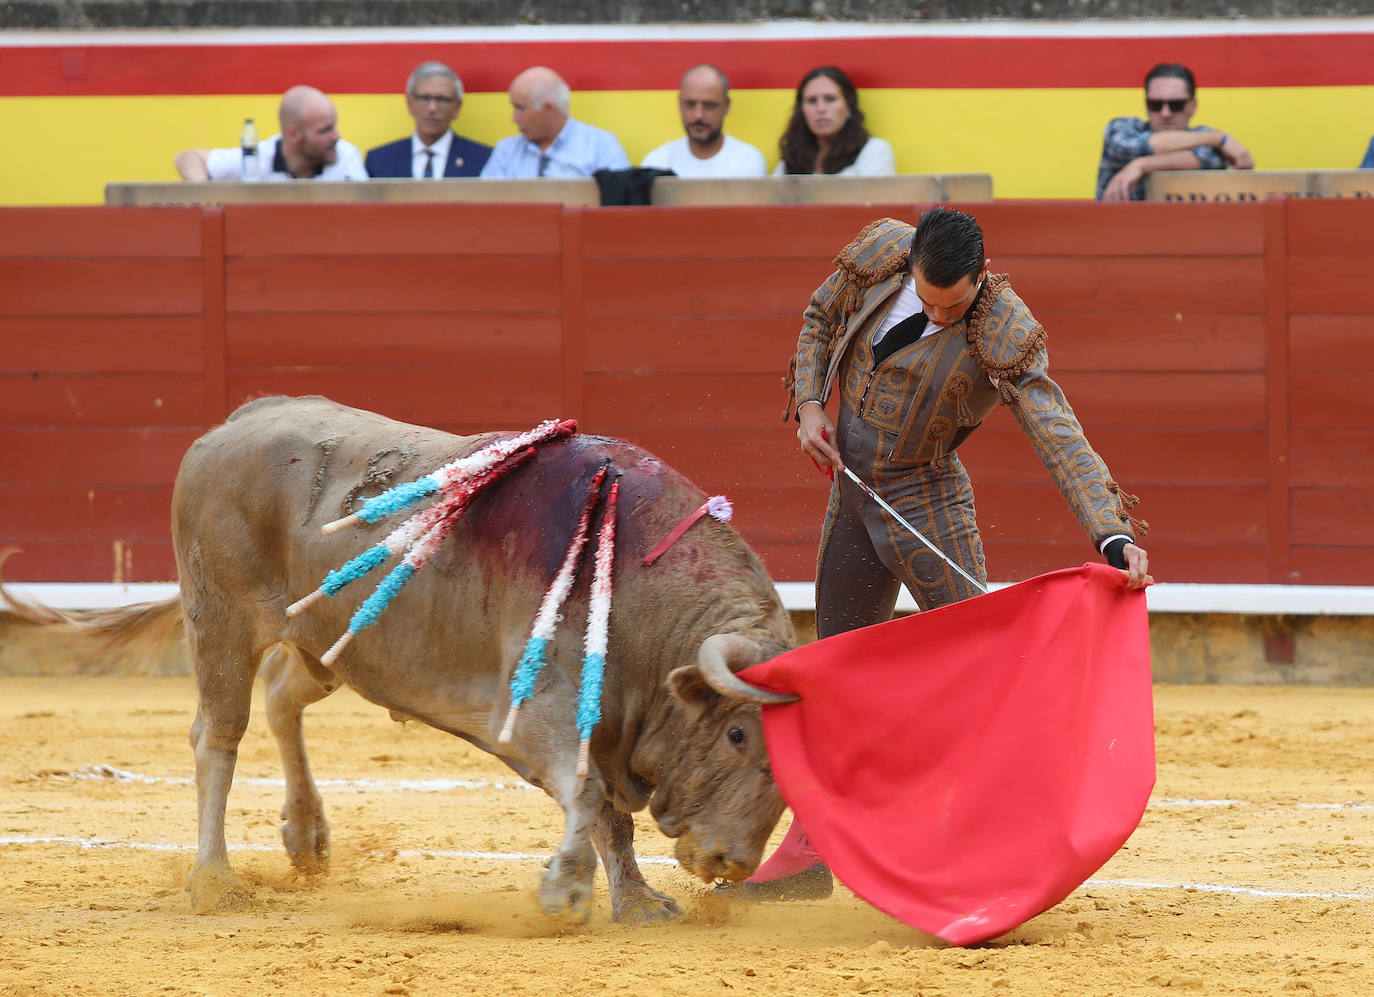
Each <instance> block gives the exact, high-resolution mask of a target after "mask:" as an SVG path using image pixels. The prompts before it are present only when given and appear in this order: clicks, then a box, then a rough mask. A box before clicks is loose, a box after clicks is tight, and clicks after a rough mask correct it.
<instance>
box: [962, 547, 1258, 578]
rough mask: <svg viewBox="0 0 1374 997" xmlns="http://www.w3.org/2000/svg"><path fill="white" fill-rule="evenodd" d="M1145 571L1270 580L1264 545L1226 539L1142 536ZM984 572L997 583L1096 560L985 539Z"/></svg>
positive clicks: (1171, 575) (1087, 552)
mask: <svg viewBox="0 0 1374 997" xmlns="http://www.w3.org/2000/svg"><path fill="white" fill-rule="evenodd" d="M1146 544H1147V547H1148V549H1149V552H1150V573H1151V574H1152V575H1154V577H1155V579H1156V580H1157V581H1161V582H1212V583H1216V584H1223V585H1224V584H1234V585H1259V584H1263V583H1265V582H1267V581H1268V580H1269V577H1268V572H1269V566H1268V549H1267V548H1266V547H1264V546H1262V545H1259V546H1253V547H1238V546H1234V545H1226V544H1170V545H1164V544H1162V543H1161V542H1159V541H1157V540H1154V539H1153V538H1150V537H1147V538H1146ZM984 547H985V548H986V556H987V562H988V577H989V578H990V579H992V580H993V581H997V582H1017V581H1024V580H1026V579H1027V578H1032V577H1034V576H1035V575H1039V574H1043V573H1044V572H1046V571H1055V570H1057V569H1059V568H1074V567H1077V566H1078V565H1080V564H1083V563H1085V562H1094V563H1101V558H1095V557H1093V554H1092V551H1091V550H1086V549H1085V550H1084V553H1083V555H1082V556H1079V554H1078V553H1077V552H1076V551H1074V552H1069V551H1067V550H1065V549H1063V548H1058V547H1045V546H1039V545H1035V544H1006V543H998V544H990V543H986V544H984Z"/></svg>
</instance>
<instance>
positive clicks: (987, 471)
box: [0, 199, 1374, 585]
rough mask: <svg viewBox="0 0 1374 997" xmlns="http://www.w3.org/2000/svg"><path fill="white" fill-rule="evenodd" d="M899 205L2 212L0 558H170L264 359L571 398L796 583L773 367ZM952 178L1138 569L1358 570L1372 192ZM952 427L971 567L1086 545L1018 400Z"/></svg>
mask: <svg viewBox="0 0 1374 997" xmlns="http://www.w3.org/2000/svg"><path fill="white" fill-rule="evenodd" d="M921 207H922V205H919V204H912V203H899V204H888V205H879V206H871V205H870V206H865V205H795V206H793V205H784V206H758V207H753V206H729V207H644V208H597V207H579V206H576V205H563V204H556V203H543V204H479V203H405V204H270V205H267V204H242V205H235V204H230V205H225V206H223V207H219V206H207V207H161V208H111V207H91V208H13V209H3V210H0V342H3V343H4V344H5V349H4V350H3V352H0V356H3V361H2V362H0V433H3V439H4V441H5V453H6V456H5V460H4V462H3V464H0V544H5V545H8V544H17V545H19V546H21V547H23V548H24V553H23V554H22V555H20V556H19V557H16V558H14V559H13V560H11V562H10V563H9V565H7V567H6V575H7V576H8V577H13V578H17V579H21V580H26V581H157V580H166V579H170V578H172V577H174V575H175V565H174V563H173V559H172V555H171V547H170V538H169V532H168V509H169V503H170V495H171V483H172V480H173V478H174V476H175V473H176V468H177V464H178V461H179V459H180V457H181V454H182V453H183V452H184V450H185V448H186V447H187V445H189V443H190V442H191V441H192V440H193V439H195V438H196V436H197V435H199V434H200V433H202V432H203V431H204V430H205V429H206V428H207V427H208V426H210V425H212V424H214V423H215V422H217V421H218V420H220V419H222V418H224V416H226V415H227V414H228V413H229V412H230V411H231V410H232V409H233V407H234V406H236V405H237V404H238V403H240V402H241V401H243V400H245V399H247V398H249V397H253V396H255V395H259V394H262V393H272V392H284V393H290V394H307V393H319V394H325V395H328V396H330V397H333V398H336V399H337V400H339V401H341V402H345V403H348V404H352V405H358V406H362V407H365V408H370V409H375V410H377V411H380V412H383V413H385V414H387V415H390V416H394V417H396V418H399V419H403V420H408V421H412V422H418V423H424V424H428V425H434V426H438V427H441V428H444V429H448V430H452V431H454V432H459V433H472V432H478V431H484V430H489V429H493V428H524V427H527V426H529V425H531V424H533V423H534V422H537V421H538V420H540V419H544V418H548V417H550V416H563V417H574V418H577V419H579V420H580V422H581V424H582V427H583V428H584V430H586V431H589V432H595V433H602V434H608V435H615V436H622V437H627V438H629V439H631V440H633V441H635V442H636V443H639V444H641V445H643V446H645V447H647V448H649V449H650V450H652V451H654V452H655V453H657V454H658V455H659V456H661V457H663V458H664V459H666V460H668V461H669V462H671V463H672V464H674V465H675V466H677V467H678V468H679V469H681V470H682V471H684V472H685V473H686V474H688V475H689V476H690V477H692V478H693V479H694V480H696V481H697V482H698V483H699V484H700V485H701V487H702V488H703V489H705V490H706V491H708V492H710V493H725V494H727V495H729V496H730V498H731V499H732V500H733V501H734V503H735V506H736V510H737V514H736V525H737V526H738V527H739V528H740V530H741V531H742V532H743V534H744V535H745V537H746V538H747V539H748V540H749V541H750V543H751V544H752V545H753V546H755V548H756V549H758V550H759V551H760V553H761V554H762V555H763V556H764V558H765V560H766V562H767V564H768V567H769V569H770V571H771V573H772V574H773V576H774V578H775V579H777V580H779V581H805V580H807V579H809V578H811V577H812V576H813V572H814V567H813V564H814V560H813V559H814V552H815V543H816V539H817V534H818V531H819V523H820V519H821V515H822V512H823V509H824V505H825V499H826V483H825V482H824V480H823V479H821V478H820V477H818V476H817V475H816V473H815V471H814V469H813V468H812V467H811V465H810V463H809V462H808V461H807V460H805V458H803V457H801V456H800V455H799V454H798V453H797V450H796V438H795V434H794V432H793V431H792V429H791V428H790V427H789V426H788V425H786V424H784V423H783V422H782V421H781V419H780V414H781V411H782V407H783V394H782V390H781V386H780V378H781V375H782V373H783V371H784V370H785V368H786V366H787V361H788V358H789V356H790V355H791V352H792V349H793V346H794V344H795V339H796V334H797V329H798V327H799V324H800V315H801V311H802V309H803V308H804V307H805V305H806V301H807V298H808V296H809V295H810V292H811V291H812V290H813V289H814V287H815V286H816V285H817V284H818V283H819V282H820V281H821V280H823V279H824V277H825V276H826V274H827V273H828V272H829V269H830V266H831V264H830V259H831V258H832V257H833V255H834V254H835V252H836V251H837V250H838V249H839V248H840V247H842V246H843V245H844V244H845V243H846V242H847V241H848V240H849V239H850V238H852V236H853V235H854V233H855V232H856V231H857V230H858V229H859V228H860V227H862V226H863V225H864V224H866V223H867V222H868V221H870V220H872V219H873V218H874V217H877V216H881V215H885V214H891V215H897V216H901V217H906V218H912V219H914V218H915V216H916V214H917V213H918V212H919V210H920V208H921ZM973 210H974V211H975V213H976V214H977V215H978V217H979V218H980V219H981V221H982V222H983V224H984V227H985V230H986V233H987V248H988V253H989V255H990V256H991V257H992V267H993V269H994V270H995V271H1005V272H1009V273H1010V274H1011V278H1012V281H1013V284H1014V286H1015V287H1016V289H1017V290H1018V292H1020V293H1021V295H1022V296H1023V297H1024V298H1025V299H1026V300H1027V302H1028V303H1029V304H1030V306H1031V308H1032V309H1033V310H1034V311H1035V313H1036V315H1037V317H1038V318H1039V319H1040V320H1041V321H1042V322H1043V323H1044V324H1045V326H1046V328H1047V329H1048V330H1049V344H1050V353H1051V372H1052V373H1053V374H1054V375H1055V377H1056V378H1057V379H1058V380H1059V382H1060V383H1061V384H1062V385H1063V387H1064V388H1065V390H1066V392H1067V393H1068V395H1069V398H1070V399H1071V401H1072V402H1073V405H1074V407H1075V410H1076V412H1077V413H1078V415H1079V417H1080V419H1081V420H1082V422H1083V424H1084V425H1085V426H1086V427H1087V430H1088V435H1089V438H1090V439H1091V441H1092V442H1093V444H1094V446H1095V447H1096V448H1097V449H1098V450H1099V451H1100V452H1101V453H1102V454H1103V456H1104V457H1105V458H1106V460H1107V462H1108V464H1109V466H1110V467H1111V468H1112V471H1113V473H1114V475H1115V477H1116V478H1117V479H1118V480H1119V481H1120V482H1121V483H1122V484H1123V486H1124V487H1125V488H1126V489H1127V490H1129V491H1132V492H1135V493H1137V494H1139V495H1140V497H1141V500H1142V501H1141V505H1140V507H1139V509H1138V510H1137V511H1138V513H1139V514H1140V515H1141V516H1142V517H1143V518H1145V519H1146V520H1148V521H1150V522H1151V524H1152V526H1153V532H1152V533H1151V534H1150V536H1149V538H1148V543H1149V546H1150V550H1151V557H1152V561H1153V564H1154V567H1155V571H1156V575H1157V576H1158V577H1159V578H1160V579H1161V580H1167V581H1191V582H1220V583H1228V582H1229V583H1271V584H1333V585H1334V584H1343V585H1367V584H1370V583H1371V582H1372V581H1374V541H1371V539H1370V535H1369V529H1368V522H1369V514H1370V506H1371V501H1374V401H1371V398H1374V395H1371V394H1370V393H1369V392H1368V391H1367V390H1366V386H1367V384H1368V383H1369V381H1370V379H1371V376H1372V375H1374V355H1372V354H1371V351H1370V350H1369V348H1368V345H1367V344H1368V342H1369V338H1370V337H1369V330H1370V329H1371V327H1374V326H1372V325H1371V320H1374V281H1371V280H1370V279H1369V273H1370V270H1371V263H1374V234H1372V233H1374V205H1371V204H1370V203H1369V202H1368V201H1366V200H1363V199H1360V200H1353V199H1352V200H1344V201H1339V202H1338V201H1317V200H1288V201H1276V202H1271V203H1261V204H1127V205H1106V204H1093V203H1083V202H1025V203H1017V202H996V203H990V204H985V205H978V206H977V207H976V208H974V209H973ZM960 453H961V455H962V456H963V457H964V460H965V463H966V464H967V465H968V466H969V468H970V471H971V473H972V475H973V477H974V482H975V489H976V491H977V496H978V508H979V519H980V522H981V524H982V527H983V530H984V537H985V542H986V548H987V554H988V564H989V571H990V574H991V576H992V577H993V579H994V580H997V581H1013V580H1017V579H1019V578H1024V577H1027V576H1029V575H1032V574H1034V573H1037V572H1039V571H1043V570H1047V569H1050V568H1055V567H1062V566H1065V565H1071V564H1078V563H1081V562H1082V561H1084V560H1089V559H1092V558H1093V557H1094V556H1095V555H1094V552H1093V551H1092V550H1091V548H1090V547H1089V546H1088V543H1087V541H1086V540H1085V538H1084V537H1083V535H1082V532H1081V530H1080V529H1079V527H1078V526H1077V524H1076V523H1075V521H1074V520H1073V518H1072V516H1071V515H1070V514H1069V512H1068V510H1067V508H1066V507H1065V505H1064V502H1063V501H1062V499H1060V497H1059V496H1058V494H1057V492H1056V491H1055V490H1054V488H1053V486H1052V485H1051V483H1050V481H1049V476H1048V475H1047V474H1046V472H1045V470H1044V469H1043V468H1042V467H1040V466H1039V464H1038V462H1037V460H1036V458H1035V456H1034V453H1033V451H1032V449H1031V447H1030V445H1029V443H1028V442H1027V441H1026V440H1025V439H1024V437H1023V436H1022V435H1021V434H1020V432H1019V430H1018V429H1017V427H1016V424H1015V422H1014V421H1013V420H1012V419H1011V418H1010V416H1009V415H1008V414H1007V413H1005V412H1003V411H1001V410H998V411H996V412H994V413H993V414H992V415H991V416H990V417H989V418H988V420H987V421H986V423H985V425H984V426H983V427H982V428H981V429H980V430H979V431H978V432H977V433H975V434H974V435H973V437H972V438H971V439H970V440H969V441H968V442H967V443H966V444H965V445H964V446H963V447H962V448H961V450H960ZM235 484H236V483H235V482H225V487H234V486H235Z"/></svg>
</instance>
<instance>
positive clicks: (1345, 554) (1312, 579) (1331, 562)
mask: <svg viewBox="0 0 1374 997" xmlns="http://www.w3.org/2000/svg"><path fill="white" fill-rule="evenodd" d="M1289 569H1290V570H1289V576H1288V578H1287V579H1286V580H1285V581H1286V583H1287V584H1289V585H1368V584H1369V579H1371V578H1374V549H1371V548H1369V547H1359V548H1351V547H1349V546H1347V545H1346V544H1345V543H1344V542H1342V543H1341V544H1340V545H1339V546H1333V547H1309V546H1304V545H1294V547H1293V548H1292V550H1291V552H1290V554H1289ZM1190 580H1191V579H1190Z"/></svg>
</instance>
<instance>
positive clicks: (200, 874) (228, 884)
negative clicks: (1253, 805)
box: [186, 866, 253, 914]
mask: <svg viewBox="0 0 1374 997" xmlns="http://www.w3.org/2000/svg"><path fill="white" fill-rule="evenodd" d="M186 891H187V892H188V893H190V894H191V913H193V914H213V913H223V912H232V911H239V910H243V909H244V908H246V907H247V906H248V905H249V903H250V902H251V901H252V899H253V891H252V890H250V889H249V888H248V887H246V886H244V885H243V883H241V882H239V879H238V877H237V876H235V875H234V873H233V870H231V869H228V868H225V867H221V866H203V867H200V866H198V867H197V868H195V869H193V870H192V871H191V879H190V881H189V882H187V884H186Z"/></svg>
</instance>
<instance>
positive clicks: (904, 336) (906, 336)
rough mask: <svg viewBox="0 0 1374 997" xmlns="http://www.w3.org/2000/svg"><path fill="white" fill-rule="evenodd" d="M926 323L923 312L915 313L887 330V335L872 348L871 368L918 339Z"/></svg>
mask: <svg viewBox="0 0 1374 997" xmlns="http://www.w3.org/2000/svg"><path fill="white" fill-rule="evenodd" d="M927 321H928V320H927V319H926V313H925V312H917V313H916V314H915V315H908V316H907V317H906V318H904V319H902V320H901V321H900V322H898V323H897V324H896V325H894V326H893V327H892V328H891V329H888V330H887V335H885V336H883V338H882V339H881V340H879V341H878V345H877V346H875V347H873V366H874V367H876V366H878V364H880V363H882V362H883V361H884V360H886V359H887V358H888V357H890V356H892V354H894V353H896V352H897V351H898V350H900V349H901V348H902V347H903V346H910V345H911V344H912V343H914V342H916V340H918V339H920V338H921V333H923V332H925V331H926V322H927Z"/></svg>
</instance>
